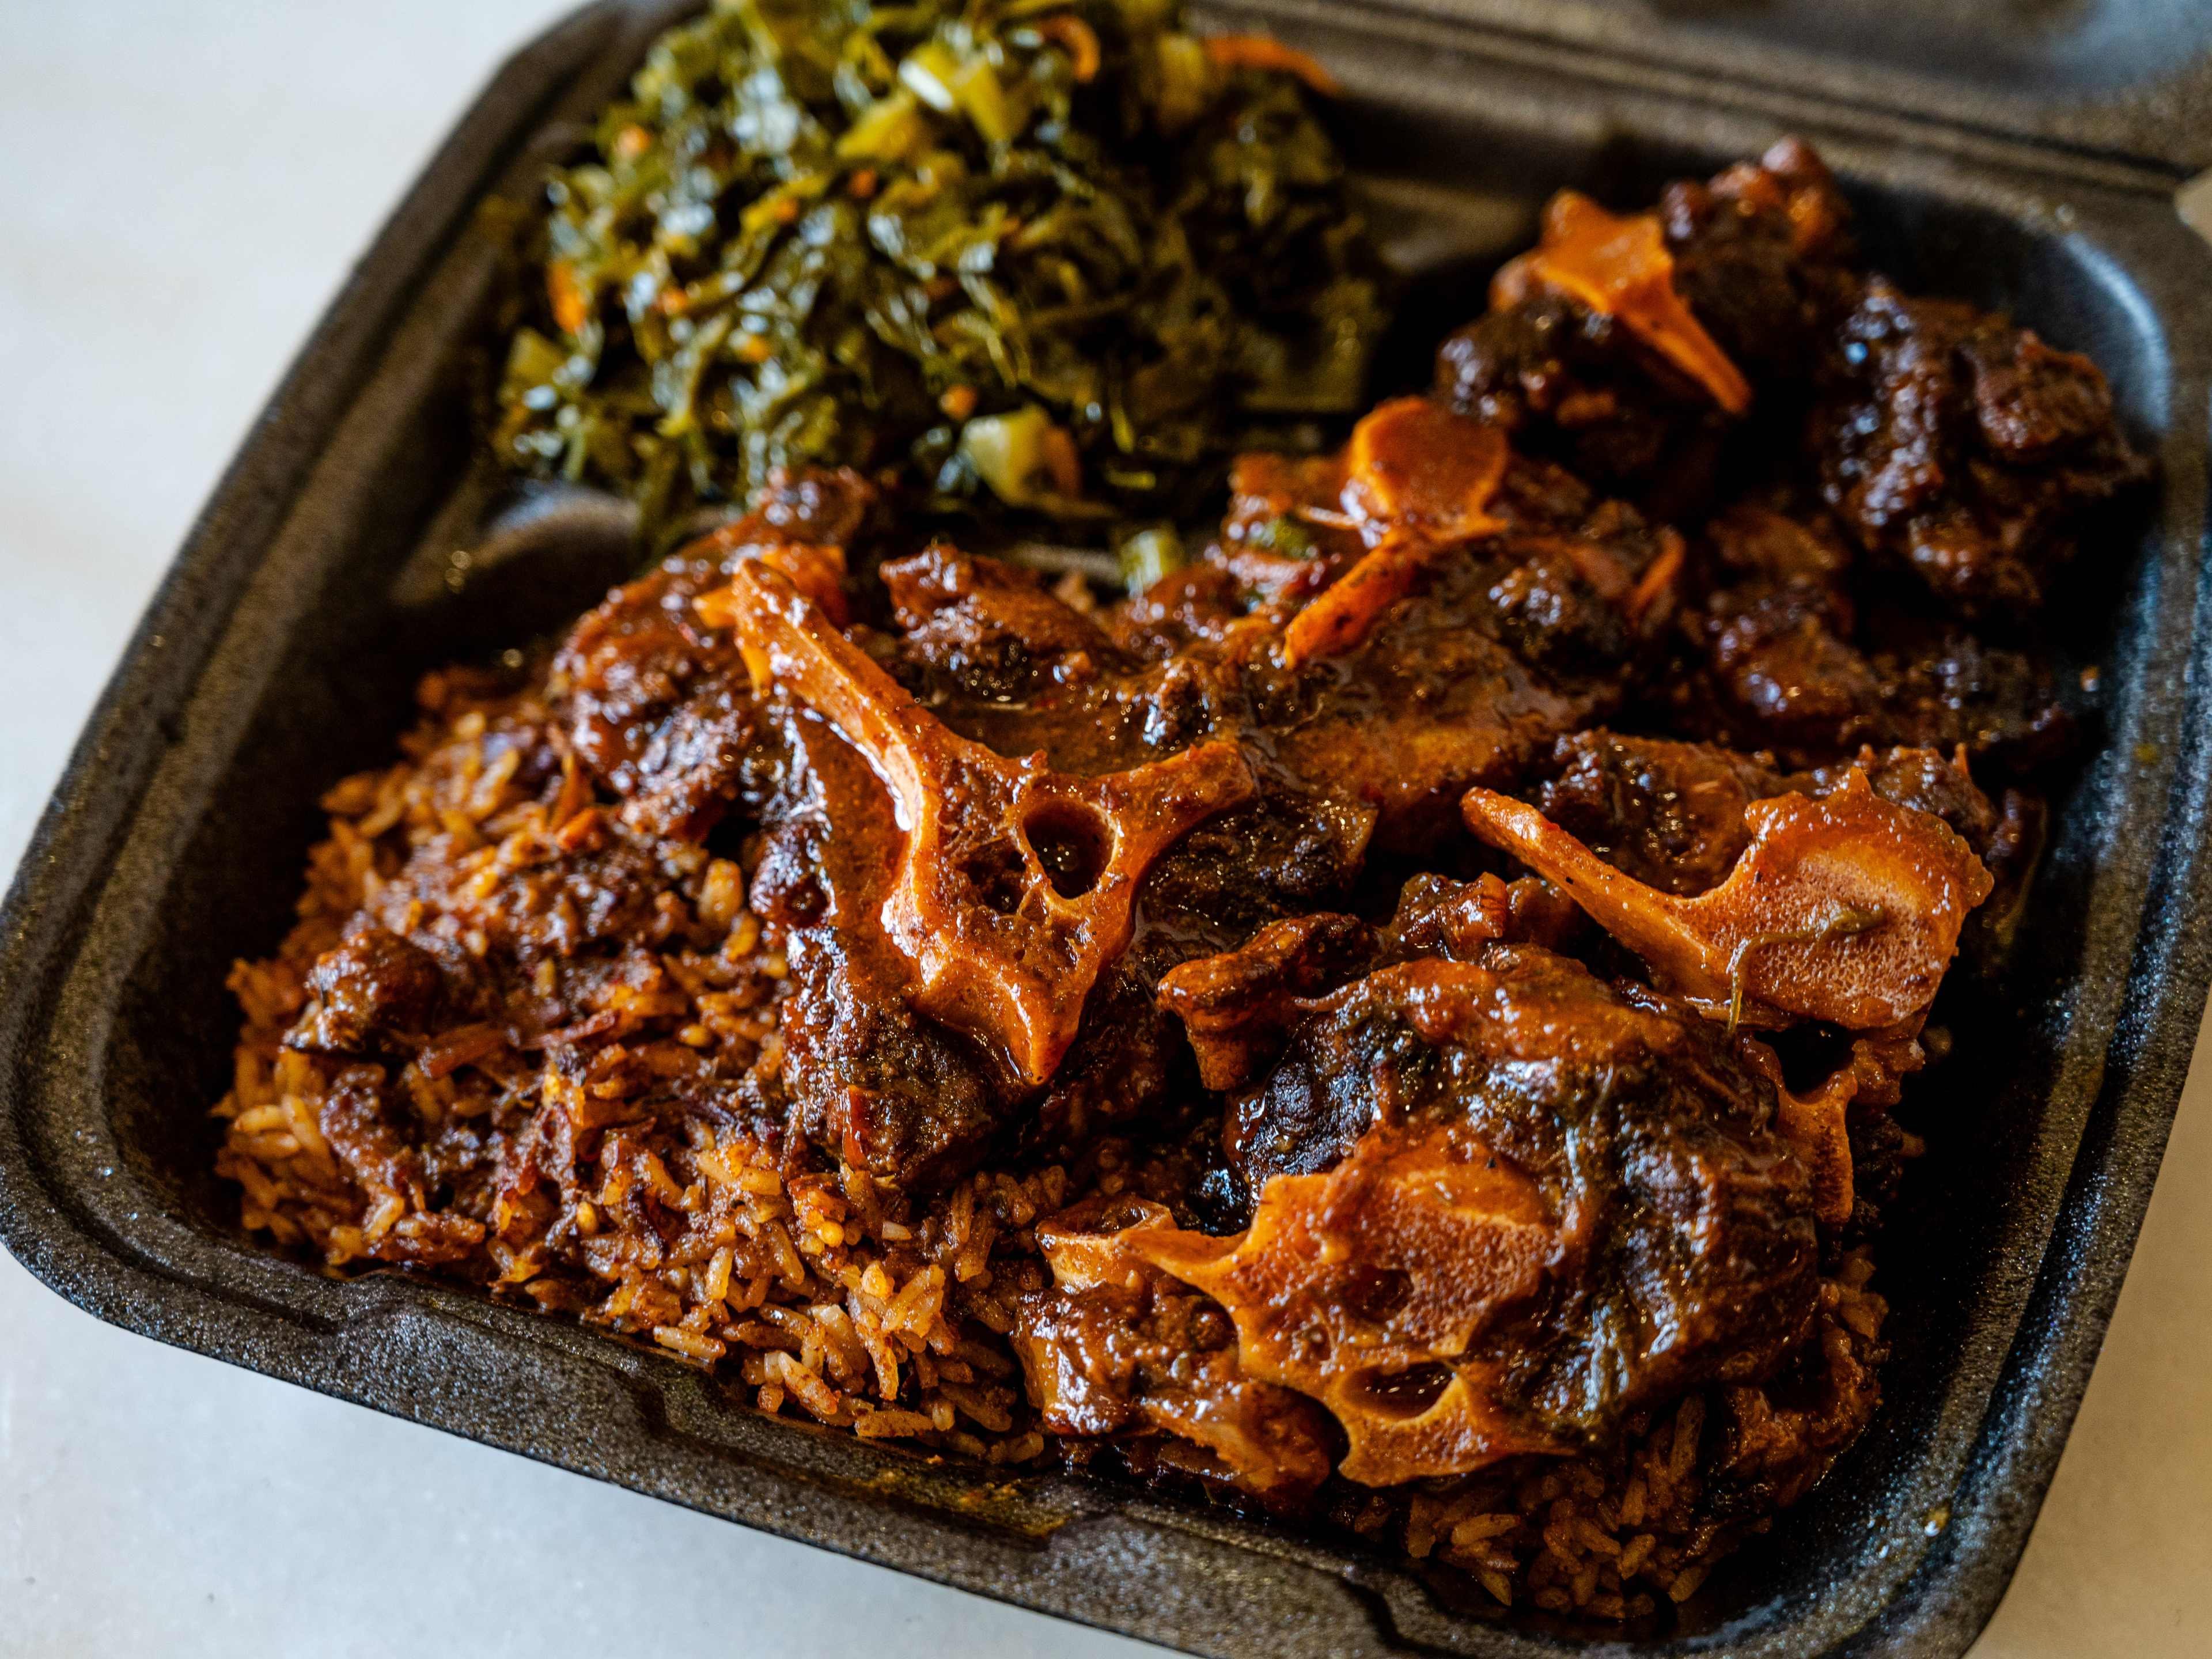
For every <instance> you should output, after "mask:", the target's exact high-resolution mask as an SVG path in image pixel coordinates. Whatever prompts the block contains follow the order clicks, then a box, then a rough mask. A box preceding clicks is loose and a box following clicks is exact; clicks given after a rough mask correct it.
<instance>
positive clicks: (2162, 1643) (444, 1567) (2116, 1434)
mask: <svg viewBox="0 0 2212 1659" xmlns="http://www.w3.org/2000/svg"><path fill="white" fill-rule="evenodd" d="M565 7H566V0H378V3H375V4H373V5H362V4H359V3H339V0H249V3H239V0H167V3H155V0H106V3H97V4H95V3H90V0H85V3H77V0H4V3H0V158H4V162H5V166H6V169H7V171H6V173H5V175H4V177H5V179H6V180H7V183H6V185H5V186H4V187H0V870H4V869H7V868H10V867H12V866H13V864H14V862H15V859H16V858H17V856H18V855H19V854H20V853H21V848H22V846H23V843H24V842H25V840H26V838H27V836H28V835H29V833H30V830H31V828H32V825H33V821H34V819H35V817H36V815H37V813H38V811H39V808H40V804H41V803H42V802H43V800H44V799H45V797H46V793H47V791H48V789H49V788H50V787H52V782H53V780H54V778H55V776H56V775H58V772H59V770H60V768H61V765H62V763H63V761H64V757H65V756H66V754H67V752H68V749H69V745H70V743H71V742H72V741H73V740H74V738H75V737H76V731H77V728H78V726H79V724H80V722H81V721H82V719H83V717H84V714H85V712H86V710H87V709H88V707H89V706H90V704H91V702H92V700H93V698H94V696H95V695H96V694H97V692H98V690H99V688H100V684H101V683H102V682H103V681H104V679H105V678H106V674H107V671H108V669H109V668H110V666H111V665H112V663H113V661H114V659H115V657H116V654H117V653H118V651H119V650H120V648H121V647H122V645H123V642H124V640H125V636H126V635H127V634H128V632H129V630H130V629H131V624H132V623H133V622H134V620H135V619H136V617H137V614H138V611H139V609H140V607H141V605H143V603H144V601H145V599H146V596H147V594H148V593H149V592H150V591H151V589H152V587H153V585H154V583H155V580H157V579H158V578H159V577H160V575H161V572H162V570H163V569H164V568H166V567H167V564H168V562H169V559H170V557H171V556H172V555H173V552H174V550H175V549H176V547H177V544H178V543H179V539H180V538H181V537H182V535H183V533H184V531H185V526H186V525H187V524H188V522H189V521H190V520H191V516H192V514H193V513H195V512H196V511H197V508H198V507H199V505H200V503H201V501H202V500H203V498H204V496H205V495H206V493H207V491H208V489H209V488H210V485H211V483H212V482H213V480H214V478H215V477H216V472H217V471H218V469H219V468H220V467H221V466H222V464H223V462H224V461H225V459H227V458H228V455H229V454H230V453H231V451H232V449H233V448H234V447H235V445H236V443H237V441H238V440H239V437H240V434H241V433H242V431H243V430H244V428H245V426H246V422H247V421H248V420H249V419H250V418H251V417H252V415H253V413H254V411H255V410H257V409H258V407H259V405H260V404H261V402H262V399H263V398H264V397H265V396H266V395H267V392H269V390H270V387H271V386H273V384H274V383H275V381H276V377H277V376H278V374H280V373H281V372H282V370H283V367H284V365H285V363H286V362H287V361H288V360H289V357H290V356H291V353H292V352H293V350H294V349H295V347H296V346H297V344H298V343H299V342H300V341H301V339H302V338H303V337H305V335H306V333H307V330H308V328H309V326H310V325H312V324H313V321H314V319H315V318H316V317H317V316H318V314H319V313H320V312H321V310H322V308H323V307H324V305H325V303H326V301H328V300H329V298H330V297H331V295H332V294H333V293H334V292H335V290H336V289H337V285H338V283H339V280H340V278H341V277H342V276H343V274H344V272H345V270H346V268H347V265H348V264H349V261H350V260H351V259H352V258H354V257H355V256H356V254H357V253H358V252H360V250H361V249H362V247H363V246H365V245H366V243H367V241H368V238H369V236H370V234H372V233H373V231H374V228H376V226H377V224H378V223H379V222H380V220H381V218H382V216H383V215H384V213H385V212H386V210H387V208H388V207H389V206H390V204H392V202H393V201H394V200H395V199H396V197H397V196H398V192H399V191H400V190H401V189H402V188H403V187H404V185H406V183H407V182H408V181H409V179H411V178H412V176H413V175H414V173H415V172H416V168H417V167H419V166H420V165H421V163H422V161H423V160H424V158H425V157H426V156H427V155H428V151H429V149H430V148H431V146H432V145H434V144H435V142H436V141H437V139H438V138H439V137H440V136H441V134H442V133H443V131H445V129H446V128H447V125H449V123H450V122H451V121H452V120H453V118H454V117H455V116H456V115H457V114H458V112H459V110H460V109H461V107H462V106H463V105H464V103H465V100H467V99H468V98H469V97H470V96H471V94H473V93H474V92H475V90H476V88H477V87H478V85H479V84H480V83H481V82H483V79H484V78H485V76H487V75H489V72H490V71H491V70H492V69H493V68H494V67H495V65H496V64H497V63H498V62H499V61H500V59H501V57H502V56H503V54H504V53H505V52H507V51H508V50H509V49H511V48H513V46H518V45H520V43H521V42H522V41H523V40H526V38H527V37H528V36H529V35H530V34H532V33H533V32H534V31H535V30H536V29H537V28H538V27H540V26H541V25H542V23H543V22H544V21H545V20H546V19H548V18H550V16H552V15H556V14H557V13H558V12H559V11H561V10H562V9H565ZM2208 1053H2212V1049H2208V1048H2207V1047H2206V1045H2205V1044H2204V1043H2203V1042H2200V1045H2199V1048H2198V1054H2197V1066H2196V1069H2195V1071H2194V1072H2193V1073H2191V1079H2190V1086H2189V1093H2188V1097H2187V1098H2186V1099H2185V1101H2184V1103H2183V1106H2182V1111H2181V1117H2180V1121H2179V1127H2177V1128H2176V1130H2175V1133H2174V1137H2173V1143H2172V1150H2171V1151H2170V1152H2169V1153H2168V1156H2167V1159H2166V1170H2165V1174H2164V1175H2163V1176H2162V1177H2161V1178H2160V1183H2159V1188H2158V1195H2157V1198H2156V1200H2155V1201H2154V1204H2153V1205H2152V1207H2151V1212H2150V1218H2149V1221H2148V1225H2147V1226H2146V1228H2145V1230H2144V1232H2143V1237H2142V1247H2141V1249H2140V1250H2139V1251H2138V1253H2137V1255H2136V1261H2135V1266H2134V1268H2133V1271H2132V1273H2130V1277H2129V1279H2128V1284H2127V1290H2126V1293H2125V1295H2124V1297H2122V1299H2121V1303H2120V1307H2119V1312H2118V1318H2117V1319H2116V1321H2115V1322H2114V1323H2113V1326H2112V1334H2111V1337H2110V1339H2109V1340H2108V1341H2107V1343H2106V1348H2105V1355H2104V1359H2103V1362H2102V1364H2100V1367H2099V1369H2098V1371H2097V1375H2096V1379H2095V1381H2094V1383H2093V1384H2092V1385H2091V1388H2090V1389H2089V1395H2088V1400H2087V1404H2086V1405H2085V1406H2084V1407H2083V1409H2082V1412H2081V1419H2080V1421H2079V1423H2078V1424H2077V1425H2076V1426H2075V1431H2074V1437H2073V1441H2072V1443H2071V1444H2070V1445H2069V1448H2068V1450H2067V1452H2066V1455H2065V1460H2064V1462H2063V1464H2062V1465H2061V1466H2060V1468H2059V1471H2058V1477H2057V1484H2056V1485H2055V1486H2053V1488H2052V1490H2051V1499H2050V1502H2049V1503H2048V1504H2046V1505H2045V1509H2044V1511H2043V1518H2042V1521H2041V1522H2040V1524H2039V1526H2038V1528H2037V1529H2036V1532H2035V1535H2034V1538H2033V1541H2032V1542H2031V1543H2030V1545H2029V1547H2028V1550H2027V1559H2026V1560H2025V1562H2024V1563H2023V1564H2022V1565H2021V1571H2020V1574H2019V1577H2018V1578H2017V1580H2016V1581H2015V1584H2014V1586H2013V1589H2012V1592H2011V1594H2010V1595H2009V1596H2008V1598H2007V1600H2006V1601H2005V1603H2004V1605H2003V1607H2002V1609H2001V1610H2000V1611H1999V1613H1998V1614H1997V1617H1996V1623H1995V1624H1994V1625H1993V1626H1991V1627H1990V1632H1989V1634H1988V1635H1987V1636H1986V1637H1985V1638H1984V1640H1983V1642H1982V1644H1981V1645H1980V1646H1979V1647H1978V1649H1977V1650H1976V1653H1977V1655H1978V1656H1979V1659H2057V1656H2075V1655H2088V1654H2127V1655H2131V1656H2139V1659H2167V1656H2172V1659H2181V1656H2185V1655H2186V1656H2202V1655H2205V1654H2208V1653H2212V1622H2208V1620H2207V1617H2206V1615H2205V1613H2203V1610H2202V1609H2201V1607H2196V1606H2195V1605H2194V1602H2195V1595H2196V1594H2197V1593H2200V1592H2201V1591H2202V1590H2203V1588H2204V1587H2205V1586H2206V1585H2208V1584H2212V1060H2208V1058H2207V1056H2208ZM188 1109H191V1103H179V1110H188ZM655 1584H660V1585H666V1586H668V1587H670V1588H671V1589H690V1588H692V1587H711V1588H709V1592H708V1594H707V1595H703V1596H692V1595H683V1594H677V1595H671V1596H670V1597H669V1598H668V1606H669V1607H670V1608H671V1611H668V1612H666V1613H656V1615H655V1616H654V1620H653V1626H654V1639H653V1642H652V1647H653V1650H655V1651H658V1652H660V1653H664V1654H668V1655H690V1654H709V1653H713V1654H722V1653H730V1652H736V1653H749V1652H767V1651H771V1650H773V1651H783V1650H785V1644H791V1647H790V1650H791V1651H794V1652H804V1653H806V1654H808V1655H810V1656H817V1659H832V1656H838V1655H845V1654H850V1655H854V1656H860V1655H863V1654H866V1655H869V1656H878V1655H880V1654H882V1653H884V1651H886V1650H889V1651H891V1652H896V1653H911V1654H921V1653H932V1652H946V1653H951V1652H958V1653H960V1654H963V1655H973V1656H979V1659H980V1656H989V1655H1000V1654H1006V1655H1012V1654H1025V1653H1034V1652H1050V1653H1054V1654H1056V1655H1065V1656H1070V1659H1078V1656H1091V1655H1100V1656H1103V1655H1107V1654H1114V1653H1120V1654H1137V1653H1140V1652H1152V1651H1157V1650H1152V1649H1150V1648H1146V1647H1145V1646H1143V1644H1137V1643H1132V1642H1127V1641H1123V1640H1121V1639H1119V1638H1112V1637H1107V1636H1103V1635H1099V1634H1097V1633H1096V1632H1088V1631H1083V1630H1079V1629H1077V1628H1075V1627H1073V1626H1066V1625H1062V1624H1059V1623H1056V1622H1054V1621H1051V1620H1043V1619H1041V1618H1038V1617H1036V1615H1034V1614H1030V1613H1022V1612H1019V1611H1017V1610H1014V1609H1012V1608H1008V1607H1000V1606H998V1605H997V1604H995V1603H993V1602H989V1601H982V1600H980V1599H978V1598H975V1597H973V1596H969V1595H963V1594H961V1593H959V1592H957V1591H952V1590H947V1589H939V1588H937V1587H935V1586H933V1585H928V1584H924V1583H918V1582H916V1581H915V1580H912V1579H908V1578H904V1577H898V1576H896V1575H894V1574H891V1573H889V1572H885V1571H880V1570H878V1569H876V1568H873V1567H867V1566H862V1565H857V1564H855V1563H852V1562H848V1561H846V1560H843V1559H840V1558H837V1557H835V1556H831V1555H829V1554H827V1553H823V1552H820V1551H817V1550H812V1549H808V1548H805V1547H801V1546H799V1545H794V1544H788V1543H785V1542H782V1541H778V1540H775V1539H771V1538H768V1537H764V1536H763V1535H760V1534H755V1533H750V1532H747V1531H744V1530H743V1529H741V1528H737V1527H733V1526H730V1525H728V1524H726V1523H724V1522H719V1521H714V1520H709V1519H707V1518H704V1517H702V1516H696V1515H693V1514H691V1513H690V1512H688V1511H685V1510H679V1509H677V1508H674V1507H673V1506H671V1505H668V1504H659V1503H656V1502H654V1501H653V1500H651V1499H648V1498H638V1497H635V1496H633V1495H631V1494H629V1493H628V1492H620V1491H617V1490H616V1489H615V1488H613V1487H611V1486H603V1485H600V1484H598V1483H596V1482H593V1481H590V1480H582V1479H580V1478H578V1477H575V1476H572V1475H568V1474H562V1473H559V1472H557V1471H555V1470H552V1469H549V1468H541V1467H539V1466H538V1465H536V1464H533V1463H530V1462H525V1461H524V1460H523V1459H521V1458H519V1457H514V1456H510V1455H507V1454H505V1453H501V1452H496V1451H490V1450H487V1449H483V1448H482V1447H478V1446H474V1445H471V1444H469V1443H465V1442H463V1441H460V1440H456V1439H452V1438H448V1437H445V1436H443V1435H441V1434H437V1433H435V1432H433V1431H429V1430H427V1429H422V1428H419V1427H416V1426H413V1425H406V1424H402V1423H399V1422H397V1421H394V1420H392V1419H386V1418H383V1417H380V1416H377V1415H376V1414H374V1413H370V1412H368V1411H364V1410H361V1409H359V1408H357V1407H352V1406H347V1405H342V1404H339V1403H337V1402H336V1401H330V1400H325V1399H323V1398H321V1397H320V1396H318V1395H312V1394H308V1393H306V1392H304V1391H302V1390H300V1389H294V1388H291V1387H289V1386H288V1385H285V1384H283V1383H273V1382H270V1381H268V1380H267V1379H265V1378H263V1377H259V1376H252V1375H251V1374H249V1373H247V1372H245V1371H240V1370H232V1369H230V1368H229V1367H228V1366H224V1365H221V1364H216V1363H215V1362H214V1361H211V1360H207V1359H202V1358H197V1357H196V1356H192V1355H189V1354H185V1353H182V1352H178V1351H176V1350H174V1349H170V1348H166V1347H161V1346H157V1345H155V1343H152V1342H149V1341H147V1340H144V1339H143V1338H139V1337H136V1336H131V1335H126V1334H124V1333H122V1332H120V1331H117V1330H114V1329H112V1328H109V1327H106V1326H104V1325H101V1324H99V1323H97V1322H94V1320H92V1319H91V1318H89V1317H88V1316H85V1315H83V1314H81V1313H78V1312H77V1311H76V1310H74V1309H72V1308H70V1307H69V1306H67V1305H66V1304H64V1303H63V1302H61V1301H60V1300H59V1299H58V1298H57V1297H54V1296H52V1294H50V1293H49V1292H48V1291H46V1290H45V1289H43V1288H42V1287H40V1285H37V1284H36V1283H35V1282H33V1280H32V1279H31V1278H30V1277H29V1276H28V1275H27V1273H24V1272H23V1270H22V1269H21V1267H17V1266H16V1265H15V1262H14V1261H12V1260H9V1259H8V1258H7V1257H6V1256H4V1255H0V1656H5V1659H20V1656H40V1659H45V1656H68V1659H104V1656H130V1659H140V1656H149V1655H162V1656H167V1655H176V1656H197V1655H209V1656H214V1655H222V1656H225V1659H235V1656H240V1655H248V1656H252V1655H267V1654H279V1655H292V1654H298V1655H314V1656H338V1655H356V1654H357V1655H364V1656H367V1655H386V1654H392V1653H396V1652H402V1651H404V1652H410V1653H416V1654H422V1655H426V1656H435V1655H444V1654H468V1655H471V1656H498V1655H507V1654H513V1655H524V1654H537V1653H541V1652H544V1651H546V1650H549V1649H557V1650H560V1651H562V1652H566V1653H572V1654H574V1653H592V1652H597V1653H609V1654H623V1653H628V1652H634V1651H637V1650H640V1646H641V1644H640V1643H639V1641H638V1639H637V1634H636V1632H635V1629H634V1628H633V1627H632V1626H630V1625H629V1623H628V1621H627V1619H626V1616H625V1612H624V1607H625V1603H626V1602H628V1601H629V1594H628V1593H627V1592H628V1591H629V1588H630V1587H632V1586H635V1587H640V1588H642V1587H645V1586H651V1585H655ZM601 1586H606V1587H610V1588H611V1592H612V1593H611V1595H608V1596H607V1597H606V1598H605V1599H604V1600H602V1599H601V1598H600V1597H599V1596H598V1595H595V1594H594V1591H595V1589H598V1588H599V1587H601ZM855 1614H858V1615H859V1616H858V1617H857V1619H856V1618H855V1616H854V1615H855Z"/></svg>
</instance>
